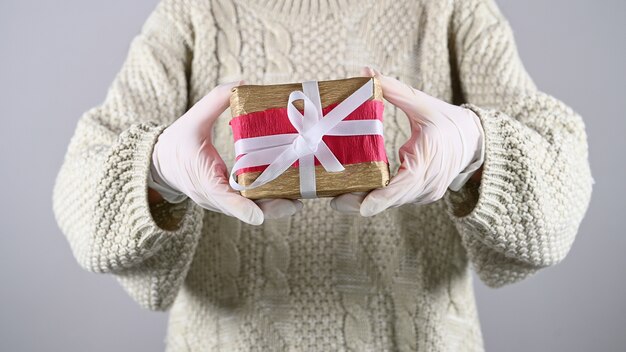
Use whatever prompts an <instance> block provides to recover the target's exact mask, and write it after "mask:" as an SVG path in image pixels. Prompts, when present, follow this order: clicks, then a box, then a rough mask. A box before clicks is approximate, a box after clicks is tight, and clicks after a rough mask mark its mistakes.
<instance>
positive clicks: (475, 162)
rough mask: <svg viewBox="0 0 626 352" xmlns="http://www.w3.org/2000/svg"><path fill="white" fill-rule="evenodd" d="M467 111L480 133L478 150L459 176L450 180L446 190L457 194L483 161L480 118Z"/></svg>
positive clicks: (483, 138)
mask: <svg viewBox="0 0 626 352" xmlns="http://www.w3.org/2000/svg"><path fill="white" fill-rule="evenodd" d="M468 111H469V112H470V115H472V118H473V119H474V122H475V123H476V126H477V127H478V130H479V131H480V136H479V141H478V146H479V147H478V149H476V152H475V153H474V157H473V158H472V161H471V162H470V164H469V165H468V166H467V167H466V168H465V169H463V171H461V173H459V175H457V176H456V177H455V178H454V179H453V180H452V183H450V186H448V188H449V189H450V190H452V191H454V192H458V191H459V190H460V189H461V188H462V187H463V186H464V185H465V183H467V181H468V180H469V179H470V178H471V177H472V175H474V173H476V171H478V169H480V167H481V166H482V164H483V162H484V161H485V131H484V130H483V126H482V124H481V122H480V118H479V117H478V115H476V113H474V111H472V110H470V109H468Z"/></svg>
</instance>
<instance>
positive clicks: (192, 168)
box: [149, 81, 302, 225]
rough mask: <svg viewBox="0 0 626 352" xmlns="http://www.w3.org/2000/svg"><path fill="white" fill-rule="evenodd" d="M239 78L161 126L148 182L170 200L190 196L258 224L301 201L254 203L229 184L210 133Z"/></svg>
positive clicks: (294, 208)
mask: <svg viewBox="0 0 626 352" xmlns="http://www.w3.org/2000/svg"><path fill="white" fill-rule="evenodd" d="M242 82H243V81H239V82H231V83H225V84H221V85H219V86H217V87H215V88H214V89H213V90H211V92H209V93H208V94H207V95H206V96H205V97H203V98H202V99H201V100H200V101H198V102H197V103H196V104H195V105H194V106H193V107H191V109H189V111H187V112H186V113H185V114H184V115H183V116H182V117H180V118H179V119H177V120H176V121H175V122H174V123H173V124H172V125H171V126H169V127H168V128H166V129H165V130H164V131H163V133H162V134H161V135H160V136H159V139H158V141H157V143H156V145H155V147H154V151H153V154H152V172H151V176H152V178H153V179H151V180H150V181H149V186H150V187H151V188H153V189H155V190H156V191H158V192H159V193H160V194H161V195H162V196H163V198H165V200H167V201H169V202H171V203H178V202H182V201H183V200H185V199H186V198H187V197H189V198H191V199H192V200H193V201H194V202H196V203H197V204H198V205H200V206H202V207H203V208H206V209H208V210H212V211H216V212H221V213H224V214H226V215H229V216H234V217H236V218H238V219H240V220H241V221H244V222H246V223H250V224H253V225H259V224H261V223H262V222H263V219H264V218H279V217H284V216H290V215H293V214H294V213H295V212H296V211H298V210H299V209H301V208H302V203H301V202H299V201H297V200H290V199H263V200H258V201H256V203H255V202H254V201H252V200H250V199H247V198H244V197H242V196H241V195H239V193H238V192H236V191H234V190H232V189H231V188H230V187H229V185H228V173H227V170H226V165H225V164H224V161H223V160H222V158H221V157H220V155H219V154H218V152H217V150H216V149H215V147H214V146H213V142H212V137H211V133H212V128H213V124H214V123H215V120H217V118H218V117H219V116H220V115H221V114H222V113H223V112H224V111H225V110H226V108H227V107H228V105H229V97H230V91H231V89H232V88H233V87H235V86H238V85H239V84H241V83H242Z"/></svg>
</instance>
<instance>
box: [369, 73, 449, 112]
mask: <svg viewBox="0 0 626 352" xmlns="http://www.w3.org/2000/svg"><path fill="white" fill-rule="evenodd" d="M361 75H363V76H367V77H370V76H376V78H378V80H379V81H380V84H381V88H382V91H383V97H384V98H385V99H386V100H387V101H389V102H390V103H391V104H393V105H395V106H397V107H398V108H399V109H400V110H402V111H404V113H405V114H406V115H407V116H408V117H409V118H416V117H418V118H420V119H428V117H429V116H432V114H433V113H434V112H436V110H437V109H436V107H438V106H439V105H438V104H439V102H441V103H444V104H445V102H443V101H439V99H437V98H434V97H432V96H430V95H428V94H426V93H424V92H422V91H421V90H419V89H416V88H413V87H412V86H410V85H408V84H407V83H404V82H402V81H400V80H398V79H396V78H394V77H391V76H387V75H384V74H382V73H381V72H380V71H378V70H377V69H375V68H371V67H368V66H365V67H363V68H362V69H361Z"/></svg>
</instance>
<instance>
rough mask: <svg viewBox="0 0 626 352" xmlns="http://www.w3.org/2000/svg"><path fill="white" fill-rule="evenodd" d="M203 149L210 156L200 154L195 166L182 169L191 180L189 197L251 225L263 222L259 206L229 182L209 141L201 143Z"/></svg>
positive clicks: (223, 165) (220, 161) (203, 205)
mask: <svg viewBox="0 0 626 352" xmlns="http://www.w3.org/2000/svg"><path fill="white" fill-rule="evenodd" d="M203 149H204V150H205V151H207V152H210V153H211V156H212V157H210V158H206V159H202V158H199V159H198V161H197V162H196V165H198V166H197V168H190V169H188V170H185V173H186V174H187V175H189V181H190V183H191V187H189V188H190V189H191V193H192V194H193V196H192V197H191V198H192V199H193V200H195V201H196V203H198V204H199V205H200V206H202V207H204V208H207V209H209V210H213V209H217V211H219V212H222V213H224V214H226V215H229V216H234V217H236V218H238V219H240V220H241V221H243V222H246V223H249V224H251V225H260V224H262V223H263V218H264V217H263V211H262V210H261V208H259V207H258V206H257V205H256V203H254V202H253V201H252V200H250V199H248V198H245V197H242V196H241V195H240V194H239V192H237V191H235V190H234V189H232V188H231V187H230V185H229V184H228V179H227V172H226V171H227V170H226V165H225V164H224V162H223V161H222V159H221V158H220V157H219V155H218V154H217V151H215V150H214V148H213V146H212V145H211V144H210V143H208V142H205V143H204V144H203ZM199 155H202V154H199ZM205 155H206V154H205ZM190 196H191V195H190ZM211 208H213V209H211Z"/></svg>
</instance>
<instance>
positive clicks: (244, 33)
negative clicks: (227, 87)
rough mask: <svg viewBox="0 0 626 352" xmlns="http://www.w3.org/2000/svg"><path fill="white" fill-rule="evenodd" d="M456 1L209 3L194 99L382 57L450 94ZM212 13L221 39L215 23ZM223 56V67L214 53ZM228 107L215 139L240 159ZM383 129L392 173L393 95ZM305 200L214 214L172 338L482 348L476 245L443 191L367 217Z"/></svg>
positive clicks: (399, 130) (337, 346)
mask: <svg viewBox="0 0 626 352" xmlns="http://www.w3.org/2000/svg"><path fill="white" fill-rule="evenodd" d="M335 3H338V4H340V5H336V6H332V4H335ZM451 3H452V1H394V0H385V1H376V0H365V1H353V0H349V1H346V0H338V1H336V2H335V1H332V0H331V1H328V2H326V1H317V0H311V1H306V0H296V1H288V0H236V1H198V4H197V5H196V7H197V9H196V11H194V14H193V26H194V30H195V46H194V52H193V57H194V58H193V65H192V68H191V69H192V70H191V72H192V75H191V77H190V81H191V83H190V89H191V96H190V98H191V99H192V100H193V101H196V100H198V99H199V98H200V97H202V96H203V95H204V94H206V93H207V92H208V91H209V90H210V89H211V88H212V85H215V84H216V83H222V82H228V81H233V80H236V79H245V80H246V81H247V83H248V84H275V83H292V82H301V81H304V80H329V79H340V78H346V77H353V76H358V75H359V69H360V68H361V67H362V66H364V65H371V66H373V67H376V68H378V69H380V70H381V71H382V72H383V73H384V74H387V75H390V76H393V77H396V78H398V79H399V80H401V81H403V82H405V83H407V84H409V85H411V86H413V87H415V88H418V89H422V90H424V91H426V92H427V93H429V94H431V95H434V96H437V97H439V98H441V99H444V100H448V101H450V100H451V99H452V95H453V88H452V87H453V84H452V81H453V79H452V77H453V72H452V69H451V64H450V60H449V50H448V39H447V38H448V27H449V18H450V11H451V10H452V6H451ZM209 5H210V6H209ZM211 16H214V18H215V19H216V26H217V27H216V28H217V36H216V35H215V32H214V29H211V28H208V27H207V26H203V23H211V22H212V21H211V20H209V19H210V18H212V17H211ZM208 41H215V45H207V43H208ZM215 46H216V48H215ZM211 48H212V50H209V49H211ZM214 58H217V62H218V64H217V66H209V65H207V64H206V63H207V62H215V60H214ZM207 77H216V78H217V82H215V81H211V80H210V79H207ZM230 117H231V116H230V112H229V110H227V111H226V112H225V113H224V114H223V115H222V116H221V117H220V119H219V120H218V123H217V126H216V128H215V137H214V138H215V139H214V141H215V144H216V147H217V148H218V151H219V152H220V154H221V155H222V156H223V158H224V161H225V162H226V164H227V166H228V167H229V169H230V167H231V166H232V164H233V161H234V153H233V137H232V133H231V130H230V126H229V125H228V121H229V119H230ZM384 130H385V132H384V134H385V135H384V137H385V147H386V151H387V155H388V158H389V163H390V169H391V171H392V175H393V174H394V173H395V171H396V170H397V168H398V166H399V163H400V161H399V160H398V150H399V148H400V147H401V146H402V144H403V143H404V142H406V140H407V139H408V138H409V134H410V128H409V124H408V121H407V119H406V116H405V115H404V114H403V113H402V111H399V110H398V109H397V108H395V107H394V106H393V105H391V104H389V103H388V102H387V101H385V112H384ZM304 204H305V206H304V208H303V209H302V210H301V211H300V212H299V213H297V214H296V215H294V216H293V217H291V218H289V219H281V220H266V221H265V223H264V224H263V225H262V226H250V225H246V224H242V223H241V222H239V221H237V220H235V219H233V218H229V217H227V216H224V215H220V214H217V213H211V212H207V213H206V216H205V224H204V233H203V236H202V238H201V239H200V243H199V244H198V247H197V249H196V254H195V258H194V261H193V262H192V264H191V267H190V270H189V274H188V276H187V278H186V281H185V284H184V285H183V288H182V290H181V292H180V294H179V296H178V297H177V299H176V302H175V303H174V306H173V308H172V313H171V319H170V326H169V329H168V349H170V350H174V351H178V350H187V349H189V350H194V351H195V350H202V351H207V350H224V351H234V350H246V351H247V350H252V349H255V350H263V351H282V350H296V351H299V350H307V351H309V350H315V351H335V350H355V351H369V350H372V351H387V350H402V351H413V350H420V351H439V350H446V351H459V350H464V349H465V350H472V351H474V350H481V349H482V342H481V337H480V331H479V326H478V321H477V317H476V313H475V303H474V297H473V293H472V287H471V277H470V275H469V269H468V263H467V259H466V254H465V251H464V249H463V247H462V245H461V240H460V237H459V235H458V233H457V232H456V230H455V228H454V225H453V224H452V222H451V221H450V219H449V218H448V216H447V215H446V208H445V204H444V202H443V201H439V202H436V203H434V204H431V205H427V206H412V205H406V206H403V207H400V208H394V209H390V210H388V211H386V212H384V213H381V214H379V215H376V216H374V217H369V218H363V217H361V216H359V215H347V214H340V213H337V212H335V211H333V210H332V209H331V208H330V206H329V199H327V198H321V199H312V200H304Z"/></svg>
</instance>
